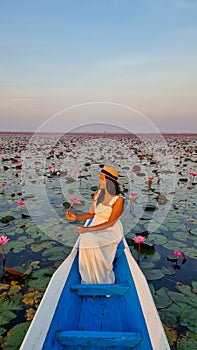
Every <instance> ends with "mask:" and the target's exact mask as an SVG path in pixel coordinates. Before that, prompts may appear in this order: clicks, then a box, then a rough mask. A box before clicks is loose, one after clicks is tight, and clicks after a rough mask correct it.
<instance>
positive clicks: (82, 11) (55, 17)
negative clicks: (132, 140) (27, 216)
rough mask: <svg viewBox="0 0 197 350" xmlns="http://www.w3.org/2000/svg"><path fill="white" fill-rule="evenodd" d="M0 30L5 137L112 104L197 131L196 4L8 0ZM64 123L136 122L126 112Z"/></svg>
mask: <svg viewBox="0 0 197 350" xmlns="http://www.w3.org/2000/svg"><path fill="white" fill-rule="evenodd" d="M0 33H1V34H0V48H1V54H0V85H1V90H0V122H1V128H0V131H36V130H37V129H38V128H39V127H40V125H42V124H43V123H45V125H46V129H47V120H49V119H50V118H53V117H51V116H53V115H54V114H56V113H59V112H60V111H62V110H65V109H66V108H71V107H73V106H75V105H80V104H82V105H83V104H84V103H92V102H107V103H109V104H113V103H114V104H115V105H117V106H119V105H121V106H122V110H124V107H123V106H124V105H125V106H128V107H129V108H131V109H133V110H135V111H139V113H141V114H143V115H145V116H146V118H148V120H150V121H151V123H153V124H154V125H155V126H156V127H157V128H158V129H159V130H160V131H161V132H197V121H196V120H197V44H196V42H197V0H138V1H137V0H28V1H27V0H14V1H13V0H2V1H1V10H0ZM98 105H99V104H95V105H94V109H95V110H97V106H98ZM72 111H73V109H72ZM136 113H137V112H136ZM65 118H66V125H67V127H68V129H69V128H71V129H72V128H73V127H75V126H77V125H80V124H84V123H91V122H106V123H112V124H116V125H121V126H123V127H125V128H129V129H130V130H132V128H133V127H134V123H135V120H133V119H132V117H131V116H130V115H129V113H124V112H123V113H122V112H121V108H119V107H118V109H117V113H116V112H114V111H113V113H105V111H102V113H101V111H100V110H99V111H98V113H96V112H94V113H93V114H92V115H91V113H85V109H84V108H81V111H79V108H77V114H76V115H75V113H74V112H72V116H70V115H69V113H67V114H66V115H65ZM136 120H137V118H136ZM139 121H140V123H141V124H140V125H141V127H142V129H143V122H142V121H141V119H139ZM57 122H58V121H57ZM61 127H62V126H60V128H61ZM49 131H51V130H49ZM60 131H62V130H60ZM142 131H143V130H142Z"/></svg>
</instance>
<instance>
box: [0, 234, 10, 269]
mask: <svg viewBox="0 0 197 350" xmlns="http://www.w3.org/2000/svg"><path fill="white" fill-rule="evenodd" d="M8 241H9V238H7V236H0V245H1V249H2V259H3V271H4V266H5V252H4V244H6V243H8Z"/></svg>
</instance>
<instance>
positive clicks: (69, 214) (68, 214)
mask: <svg viewBox="0 0 197 350" xmlns="http://www.w3.org/2000/svg"><path fill="white" fill-rule="evenodd" d="M66 219H67V220H74V221H75V220H77V215H76V214H74V213H72V212H71V211H70V210H67V212H66Z"/></svg>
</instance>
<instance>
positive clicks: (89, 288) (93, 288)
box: [70, 284, 130, 296]
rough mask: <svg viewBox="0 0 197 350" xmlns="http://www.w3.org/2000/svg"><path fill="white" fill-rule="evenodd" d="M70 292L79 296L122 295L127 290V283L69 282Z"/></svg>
mask: <svg viewBox="0 0 197 350" xmlns="http://www.w3.org/2000/svg"><path fill="white" fill-rule="evenodd" d="M70 289H71V291H72V292H74V293H76V294H77V295H81V296H93V295H94V296H106V295H116V296H120V295H124V294H125V293H126V292H128V291H129V289H130V285H127V284H71V286H70Z"/></svg>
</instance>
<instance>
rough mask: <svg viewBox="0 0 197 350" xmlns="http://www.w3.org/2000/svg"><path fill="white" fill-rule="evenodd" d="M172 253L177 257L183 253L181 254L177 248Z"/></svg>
mask: <svg viewBox="0 0 197 350" xmlns="http://www.w3.org/2000/svg"><path fill="white" fill-rule="evenodd" d="M173 254H174V255H175V256H176V258H177V259H179V258H180V256H182V255H183V254H182V253H181V252H179V251H178V250H175V251H174V252H173Z"/></svg>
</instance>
